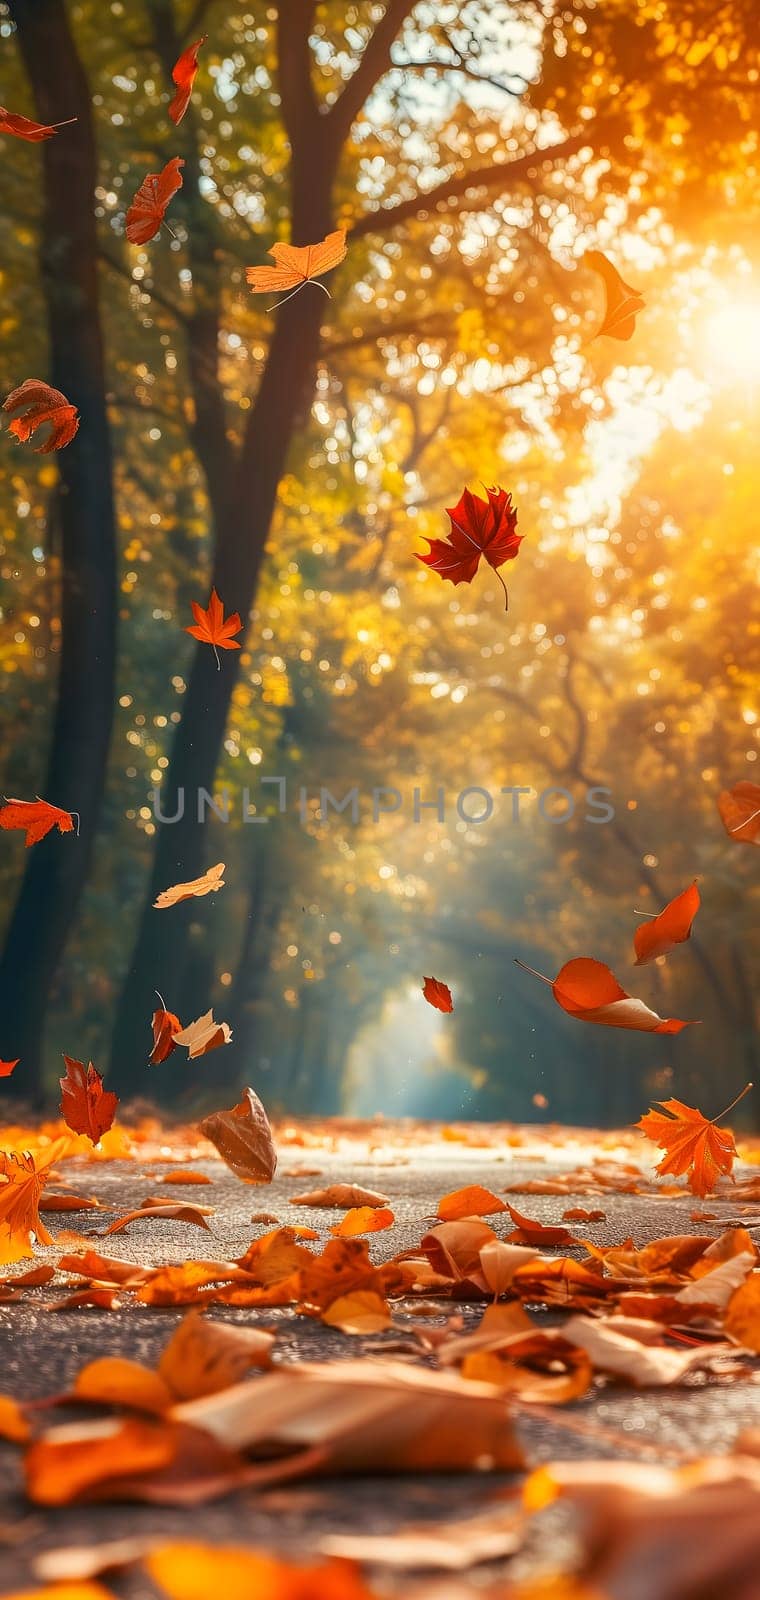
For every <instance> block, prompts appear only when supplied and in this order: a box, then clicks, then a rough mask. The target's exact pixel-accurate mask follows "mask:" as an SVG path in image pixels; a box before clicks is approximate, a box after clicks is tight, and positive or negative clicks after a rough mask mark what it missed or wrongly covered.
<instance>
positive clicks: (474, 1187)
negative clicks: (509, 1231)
mask: <svg viewBox="0 0 760 1600" xmlns="http://www.w3.org/2000/svg"><path fill="white" fill-rule="evenodd" d="M506 1209H507V1208H506V1206H505V1204H504V1201H503V1200H500V1199H499V1197H498V1195H495V1194H493V1193H492V1192H491V1190H490V1189H484V1188H483V1187H482V1185H481V1184H479V1183H471V1184H469V1186H468V1187H467V1188H466V1189H453V1190H452V1192H451V1194H445V1195H444V1196H443V1198H442V1199H441V1200H439V1201H438V1213H437V1214H438V1217H439V1218H440V1221H441V1222H458V1221H459V1220H460V1218H462V1217H488V1216H491V1215H493V1213H494V1212H496V1211H506Z"/></svg>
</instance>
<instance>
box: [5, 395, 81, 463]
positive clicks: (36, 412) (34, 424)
mask: <svg viewBox="0 0 760 1600" xmlns="http://www.w3.org/2000/svg"><path fill="white" fill-rule="evenodd" d="M22 407H25V408H26V409H25V412H24V415H23V416H21V417H14V419H13V421H12V422H10V423H9V424H8V431H9V432H10V433H13V434H15V436H16V438H17V439H19V440H21V442H22V443H24V442H25V441H26V440H27V439H31V437H32V434H33V433H36V432H37V429H38V428H41V427H42V425H43V423H45V422H49V423H50V433H49V434H48V437H47V439H45V440H44V443H43V444H39V445H36V446H35V449H36V451H37V454H38V455H49V454H50V452H51V451H52V450H63V448H64V446H65V445H67V444H71V441H72V439H73V438H74V435H75V433H76V431H77V429H78V427H79V413H78V412H77V408H76V406H72V405H70V404H69V401H68V400H67V399H66V396H65V394H61V391H60V389H53V388H52V386H51V385H50V384H49V383H43V382H42V381H41V380H40V379H39V378H25V380H24V382H23V383H22V384H21V385H20V386H19V388H18V389H13V390H12V391H11V393H10V394H9V395H8V396H7V398H6V399H5V400H4V401H3V411H20V410H21V409H22Z"/></svg>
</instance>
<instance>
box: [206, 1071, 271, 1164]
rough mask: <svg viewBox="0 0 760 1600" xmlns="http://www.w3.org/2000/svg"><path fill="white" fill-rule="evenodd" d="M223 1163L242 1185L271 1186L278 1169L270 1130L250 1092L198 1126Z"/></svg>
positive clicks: (255, 1097) (254, 1097)
mask: <svg viewBox="0 0 760 1600" xmlns="http://www.w3.org/2000/svg"><path fill="white" fill-rule="evenodd" d="M198 1127H199V1131H200V1132H201V1133H202V1134H203V1136H204V1138H205V1139H209V1140H210V1141H211V1143H212V1144H213V1145H214V1146H215V1148H216V1149H217V1150H218V1152H219V1154H220V1156H221V1158H222V1160H223V1161H224V1162H225V1163H226V1165H227V1166H228V1167H229V1168H230V1171H231V1172H234V1174H235V1177H236V1178H240V1179H241V1180H242V1182H243V1183H271V1182H272V1179H273V1177H274V1174H275V1170H276V1167H277V1152H276V1151H275V1147H274V1139H273V1137H272V1129H271V1126H270V1122H269V1118H268V1116H267V1114H266V1111H265V1110H264V1107H263V1105H262V1104H261V1101H260V1099H259V1097H258V1095H257V1094H254V1091H253V1089H245V1090H244V1091H243V1098H242V1100H240V1101H239V1103H238V1105H236V1106H233V1107H232V1110H231V1111H215V1112H213V1113H212V1114H211V1116H209V1117H204V1119H203V1121H202V1122H201V1123H199V1124H198Z"/></svg>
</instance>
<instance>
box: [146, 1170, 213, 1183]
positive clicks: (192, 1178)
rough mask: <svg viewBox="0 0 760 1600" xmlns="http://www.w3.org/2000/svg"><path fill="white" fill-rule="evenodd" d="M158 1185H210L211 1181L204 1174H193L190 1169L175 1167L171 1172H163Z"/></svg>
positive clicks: (193, 1171)
mask: <svg viewBox="0 0 760 1600" xmlns="http://www.w3.org/2000/svg"><path fill="white" fill-rule="evenodd" d="M158 1181H159V1183H176V1184H182V1183H188V1184H189V1183H210V1182H211V1179H210V1178H208V1177H207V1176H206V1173H205V1172H195V1170H194V1169H193V1168H192V1167H177V1168H176V1170H175V1171H173V1172H165V1173H164V1175H163V1177H162V1178H159V1180H158Z"/></svg>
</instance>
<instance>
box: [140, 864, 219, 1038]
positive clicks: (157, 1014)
mask: <svg viewBox="0 0 760 1600" xmlns="http://www.w3.org/2000/svg"><path fill="white" fill-rule="evenodd" d="M222 870H224V869H222ZM196 881H199V880H196ZM178 887H179V888H185V889H186V888H187V887H188V885H187V884H180V885H178ZM217 888H221V884H218V885H217ZM176 892H177V891H176V889H164V891H163V894H160V895H159V897H158V900H157V901H156V902H155V904H156V905H159V904H160V905H161V906H162V907H163V906H166V905H174V904H175V901H173V900H172V899H168V900H167V896H171V895H173V894H176ZM181 898H182V899H186V898H187V896H185V895H182V896H181ZM151 1027H152V1029H153V1049H152V1050H151V1052H150V1055H149V1056H148V1061H149V1063H150V1064H151V1066H154V1067H155V1066H158V1064H159V1062H161V1061H166V1058H167V1056H170V1055H171V1054H172V1051H173V1050H176V1048H177V1046H176V1044H175V1042H174V1035H175V1033H181V1032H182V1023H181V1022H180V1020H179V1017H178V1016H177V1015H176V1014H175V1012H173V1011H165V1010H164V1008H163V1006H160V1007H159V1008H158V1009H157V1010H156V1011H154V1012H153V1016H152V1018H151Z"/></svg>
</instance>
